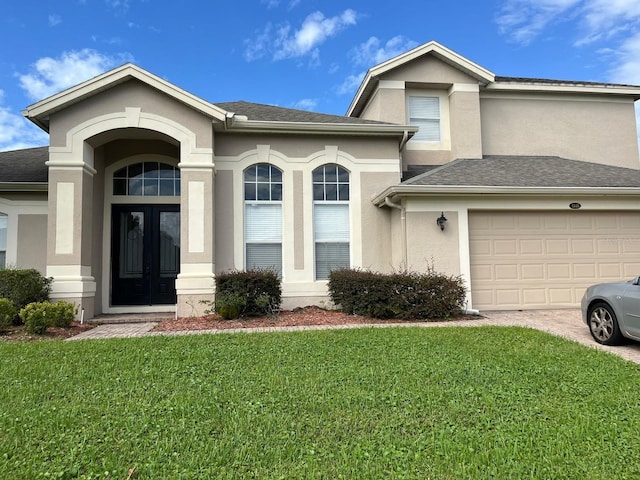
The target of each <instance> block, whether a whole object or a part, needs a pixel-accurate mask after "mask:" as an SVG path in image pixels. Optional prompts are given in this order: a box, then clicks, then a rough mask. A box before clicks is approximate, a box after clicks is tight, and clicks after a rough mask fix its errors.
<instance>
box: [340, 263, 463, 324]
mask: <svg viewBox="0 0 640 480" xmlns="http://www.w3.org/2000/svg"><path fill="white" fill-rule="evenodd" d="M329 295H330V296H331V300H332V301H333V302H334V303H335V304H336V305H338V306H340V308H341V309H342V310H343V311H344V312H346V313H351V314H355V315H363V316H367V317H373V318H398V319H446V318H449V317H451V316H452V315H456V314H458V313H460V311H461V310H462V307H463V306H464V302H465V296H466V290H465V288H464V284H463V281H462V279H461V278H460V277H453V276H447V275H443V274H439V273H436V272H434V271H433V270H431V269H430V270H429V271H427V272H426V273H415V272H403V273H392V274H382V273H377V272H371V271H368V270H358V269H341V270H334V271H332V272H331V274H330V275H329Z"/></svg>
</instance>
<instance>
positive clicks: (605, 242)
mask: <svg viewBox="0 0 640 480" xmlns="http://www.w3.org/2000/svg"><path fill="white" fill-rule="evenodd" d="M596 248H597V249H598V253H599V254H605V253H610V254H615V255H618V254H620V253H621V252H622V240H620V239H617V238H598V239H597V240H596Z"/></svg>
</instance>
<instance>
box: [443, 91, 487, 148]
mask: <svg viewBox="0 0 640 480" xmlns="http://www.w3.org/2000/svg"><path fill="white" fill-rule="evenodd" d="M449 118H450V129H451V158H452V159H456V158H482V125H481V121H480V98H479V96H478V92H465V91H455V90H454V91H453V92H452V93H451V95H449Z"/></svg>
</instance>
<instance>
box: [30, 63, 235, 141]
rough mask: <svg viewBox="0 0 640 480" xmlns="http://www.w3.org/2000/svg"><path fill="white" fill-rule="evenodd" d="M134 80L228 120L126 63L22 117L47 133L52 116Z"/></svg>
mask: <svg viewBox="0 0 640 480" xmlns="http://www.w3.org/2000/svg"><path fill="white" fill-rule="evenodd" d="M131 79H137V80H139V81H141V82H143V83H145V84H147V85H149V86H151V87H153V88H155V89H157V90H160V91H161V92H163V93H165V94H167V95H169V96H171V97H173V98H174V99H176V100H178V101H179V102H182V103H184V104H186V105H188V106H189V107H191V108H193V109H195V110H198V111H199V112H201V113H203V114H205V115H208V116H210V117H212V118H214V119H216V120H219V121H224V119H225V114H226V112H225V111H224V110H222V109H220V108H219V107H217V106H215V105H213V104H212V103H209V102H207V101H205V100H202V99H201V98H199V97H197V96H195V95H193V94H191V93H189V92H187V91H185V90H182V89H181V88H179V87H177V86H175V85H173V84H172V83H169V82H167V81H166V80H163V79H161V78H160V77H157V76H156V75H153V74H152V73H150V72H148V71H146V70H144V69H142V68H140V67H138V66H137V65H134V64H132V63H127V64H125V65H122V66H120V67H117V68H114V69H113V70H110V71H108V72H105V73H103V74H101V75H98V76H97V77H94V78H91V79H89V80H87V81H86V82H83V83H81V84H79V85H76V86H74V87H71V88H68V89H67V90H64V91H62V92H60V93H57V94H55V95H52V96H50V97H47V98H45V99H43V100H40V101H39V102H37V103H34V104H33V105H30V106H29V107H27V108H26V110H24V111H23V112H22V114H23V115H24V116H25V117H27V118H28V119H29V120H31V121H32V122H34V123H35V124H36V125H38V126H39V127H40V128H42V129H43V130H46V131H48V129H49V116H50V115H51V114H52V113H55V112H57V111H60V110H63V109H65V108H67V107H69V106H70V105H73V104H76V103H78V102H81V101H83V100H85V99H87V98H89V97H92V96H94V95H96V94H98V93H100V92H103V91H105V90H108V89H110V88H112V87H114V86H116V85H119V84H121V83H123V82H126V81H128V80H131Z"/></svg>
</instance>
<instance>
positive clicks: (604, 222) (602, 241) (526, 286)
mask: <svg viewBox="0 0 640 480" xmlns="http://www.w3.org/2000/svg"><path fill="white" fill-rule="evenodd" d="M469 237H470V238H469V241H470V255H471V284H472V296H473V306H474V308H478V309H516V308H549V307H576V306H578V304H579V302H580V299H581V297H582V295H583V293H584V289H585V288H586V287H587V286H589V285H591V284H593V283H597V282H600V281H617V280H620V279H625V278H632V277H634V276H636V275H640V213H634V212H608V211H602V212H583V211H580V212H573V211H572V212H470V213H469Z"/></svg>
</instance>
